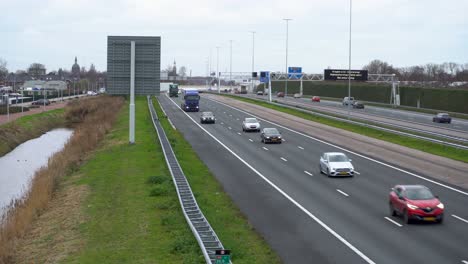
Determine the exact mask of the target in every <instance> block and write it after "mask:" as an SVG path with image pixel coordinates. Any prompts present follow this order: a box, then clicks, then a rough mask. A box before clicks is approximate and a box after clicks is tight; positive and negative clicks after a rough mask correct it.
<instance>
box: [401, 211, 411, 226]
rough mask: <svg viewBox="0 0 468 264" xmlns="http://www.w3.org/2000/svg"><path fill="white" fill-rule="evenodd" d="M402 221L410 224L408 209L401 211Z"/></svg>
mask: <svg viewBox="0 0 468 264" xmlns="http://www.w3.org/2000/svg"><path fill="white" fill-rule="evenodd" d="M403 222H404V223H405V224H410V223H411V219H410V218H409V216H408V211H406V210H405V211H403Z"/></svg>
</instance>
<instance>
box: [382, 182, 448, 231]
mask: <svg viewBox="0 0 468 264" xmlns="http://www.w3.org/2000/svg"><path fill="white" fill-rule="evenodd" d="M389 206H390V214H391V215H392V216H396V215H401V216H403V220H404V222H405V223H407V224H409V223H410V222H411V220H419V221H431V222H438V223H442V221H443V220H444V204H443V203H441V202H440V200H439V199H438V198H437V196H435V195H434V194H432V192H431V190H429V188H427V187H426V186H423V185H396V186H395V187H393V188H392V190H391V191H390V195H389Z"/></svg>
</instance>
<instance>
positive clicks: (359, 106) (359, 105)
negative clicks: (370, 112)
mask: <svg viewBox="0 0 468 264" xmlns="http://www.w3.org/2000/svg"><path fill="white" fill-rule="evenodd" d="M353 108H357V109H364V104H363V103H361V102H359V101H354V103H353Z"/></svg>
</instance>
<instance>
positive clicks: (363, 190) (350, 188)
mask: <svg viewBox="0 0 468 264" xmlns="http://www.w3.org/2000/svg"><path fill="white" fill-rule="evenodd" d="M289 143H290V142H289ZM284 145H289V144H288V143H286V144H284ZM275 149H276V148H272V147H269V150H270V151H271V152H274V150H275ZM325 151H336V150H334V149H331V150H325ZM285 152H286V153H289V152H288V151H285ZM280 154H281V155H277V157H279V156H284V157H286V158H287V159H288V163H289V161H291V160H293V161H296V160H299V159H301V156H299V157H296V158H293V159H290V156H291V155H289V154H287V155H284V154H283V153H280ZM317 155H318V154H317ZM307 156H309V155H307ZM356 158H358V159H359V158H360V157H359V156H357V157H356ZM303 162H304V163H305V164H309V163H310V160H305V161H303ZM365 162H368V160H365ZM355 163H356V162H355ZM371 164H373V163H371ZM355 165H356V164H355ZM377 165H378V164H377ZM293 167H300V166H296V165H293ZM358 167H360V166H359V165H358ZM368 167H369V166H362V168H365V169H363V170H362V171H361V174H360V175H356V176H355V178H358V179H361V180H362V181H361V182H359V183H358V180H356V181H354V182H355V183H356V184H355V185H353V184H352V185H348V183H349V182H346V184H343V185H339V184H340V183H344V182H345V181H341V180H336V181H335V180H333V181H332V183H338V185H337V186H336V187H337V188H336V190H345V191H346V192H347V193H350V194H351V195H354V194H356V195H357V196H358V197H357V198H359V199H360V200H361V201H364V202H368V204H367V205H366V207H365V208H364V210H366V209H370V208H372V207H374V208H373V209H375V210H376V211H377V210H382V209H383V210H384V213H386V214H385V215H384V216H387V217H388V216H389V215H387V214H388V193H389V189H390V187H392V186H394V185H395V184H401V183H406V184H421V180H419V179H417V178H414V177H409V176H408V175H406V174H403V175H400V176H397V175H395V174H397V173H398V174H402V173H401V172H398V171H397V173H395V172H394V171H392V170H391V169H389V168H387V167H384V168H378V167H379V166H375V164H374V167H377V168H368ZM367 168H368V169H367ZM382 169H383V170H387V171H389V172H387V173H386V174H385V173H383V171H382ZM309 171H311V172H313V170H309ZM376 172H377V173H378V174H377V175H375V174H376ZM299 173H301V172H299ZM392 173H393V174H392ZM314 174H315V172H314ZM317 174H318V169H317ZM315 175H316V174H315ZM379 175H384V176H385V177H383V179H384V180H385V181H386V183H383V184H382V183H381V181H379V177H378V176H379ZM398 178H403V179H402V180H400V179H398ZM376 179H377V180H376ZM423 184H424V183H423ZM425 185H428V184H425ZM429 187H430V188H432V189H433V191H434V192H435V193H437V190H434V189H437V188H439V189H440V188H441V187H439V186H438V185H436V186H429ZM442 191H446V190H445V189H443V190H442ZM363 194H366V195H363ZM451 194H453V193H451ZM455 196H456V195H455ZM442 198H443V199H442V200H443V202H444V203H445V204H450V206H449V208H448V209H447V218H450V220H447V221H452V220H453V219H452V218H451V213H452V212H457V211H458V213H462V214H463V212H465V211H466V210H464V203H465V202H466V199H465V200H463V199H460V197H455V199H458V200H455V202H450V199H447V198H446V197H445V196H443V195H442ZM375 201H380V202H378V203H375ZM457 208H458V209H457ZM395 220H396V221H399V222H401V219H395ZM457 221H458V220H457ZM457 221H455V224H457V225H459V227H460V228H461V227H462V226H463V225H464V223H463V222H457ZM463 227H464V228H465V229H466V225H465V226H463ZM450 230H452V229H450ZM450 230H448V231H447V234H451V235H454V236H456V235H457V234H459V233H460V232H459V231H454V232H451V231H450ZM444 232H445V231H444ZM465 233H466V230H465ZM447 234H446V235H447ZM441 237H442V235H441ZM423 240H424V239H423ZM452 241H453V240H452Z"/></svg>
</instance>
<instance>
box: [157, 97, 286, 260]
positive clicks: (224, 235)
mask: <svg viewBox="0 0 468 264" xmlns="http://www.w3.org/2000/svg"><path fill="white" fill-rule="evenodd" d="M153 103H154V106H155V109H156V112H157V113H158V116H159V117H160V122H161V125H162V126H163V128H164V130H165V132H166V134H167V137H168V139H169V142H170V143H171V145H172V147H173V149H174V153H175V154H176V156H177V159H178V161H179V163H180V165H181V167H182V170H183V171H184V173H185V175H186V177H187V180H188V181H189V183H190V186H191V188H192V190H193V192H194V194H195V197H196V199H197V203H198V204H199V206H200V208H201V209H202V211H203V214H204V215H205V216H206V218H207V219H208V221H209V222H210V225H211V226H212V227H213V229H214V230H215V232H216V234H217V235H218V237H219V238H220V240H221V242H222V243H223V245H224V246H225V247H226V248H228V249H231V250H232V260H233V262H234V263H236V264H237V263H280V259H279V257H278V256H277V255H276V253H275V252H273V251H272V250H271V248H270V247H269V246H268V244H267V243H266V242H265V241H264V240H263V238H261V237H260V236H259V235H258V234H257V233H256V232H255V230H254V229H253V227H252V226H251V225H250V224H249V223H248V221H247V219H246V218H245V217H244V216H243V215H242V213H241V212H240V211H239V209H238V208H237V206H236V205H235V204H234V203H233V202H232V200H231V199H230V198H229V196H228V195H227V194H226V193H225V192H224V191H223V188H222V186H221V185H220V184H219V182H218V181H217V180H216V178H215V177H214V175H212V174H211V172H210V171H209V169H208V168H207V167H206V165H205V164H204V163H203V161H201V160H200V158H199V157H198V156H197V154H196V153H195V151H194V150H193V149H192V147H191V146H190V144H189V143H188V142H187V141H186V140H185V139H184V137H183V135H182V134H181V133H180V132H179V131H177V130H174V129H173V128H172V126H171V125H170V123H169V121H168V120H167V118H162V116H163V115H162V111H161V108H160V106H159V103H158V102H157V100H153Z"/></svg>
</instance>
